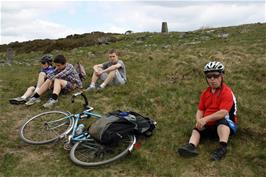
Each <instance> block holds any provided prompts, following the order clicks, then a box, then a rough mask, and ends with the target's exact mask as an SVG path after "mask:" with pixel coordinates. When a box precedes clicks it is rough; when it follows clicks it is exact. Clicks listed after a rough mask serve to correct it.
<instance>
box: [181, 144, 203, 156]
mask: <svg viewBox="0 0 266 177" xmlns="http://www.w3.org/2000/svg"><path fill="white" fill-rule="evenodd" d="M177 151H178V153H179V155H180V156H182V157H194V156H197V155H198V154H199V153H198V151H197V149H196V148H195V147H194V146H193V145H191V144H186V145H184V146H182V147H181V148H178V150H177Z"/></svg>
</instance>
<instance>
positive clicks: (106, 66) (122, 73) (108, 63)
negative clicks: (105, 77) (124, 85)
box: [102, 60, 127, 81]
mask: <svg viewBox="0 0 266 177" xmlns="http://www.w3.org/2000/svg"><path fill="white" fill-rule="evenodd" d="M117 63H119V64H120V65H121V67H120V68H118V72H119V73H120V75H121V76H122V78H123V79H125V81H126V80H127V74H126V67H125V64H124V62H123V61H122V60H118V61H117ZM117 63H115V64H117ZM115 64H113V63H112V62H110V61H107V62H104V63H102V65H103V69H106V68H109V67H110V66H112V65H115Z"/></svg>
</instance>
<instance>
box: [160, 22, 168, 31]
mask: <svg viewBox="0 0 266 177" xmlns="http://www.w3.org/2000/svg"><path fill="white" fill-rule="evenodd" d="M161 33H168V27H167V22H163V23H162V31H161Z"/></svg>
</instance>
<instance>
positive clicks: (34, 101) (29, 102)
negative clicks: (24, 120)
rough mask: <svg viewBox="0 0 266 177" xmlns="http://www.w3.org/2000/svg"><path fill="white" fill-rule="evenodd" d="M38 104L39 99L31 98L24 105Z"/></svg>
mask: <svg viewBox="0 0 266 177" xmlns="http://www.w3.org/2000/svg"><path fill="white" fill-rule="evenodd" d="M39 102H41V99H40V98H35V97H31V98H30V99H29V101H27V102H26V103H25V105H27V106H31V105H33V104H35V103H39Z"/></svg>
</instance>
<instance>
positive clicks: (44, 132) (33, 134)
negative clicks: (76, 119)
mask: <svg viewBox="0 0 266 177" xmlns="http://www.w3.org/2000/svg"><path fill="white" fill-rule="evenodd" d="M72 124H73V118H72V117H69V116H68V114H67V113H65V112H62V111H48V112H43V113H40V114H38V115H35V116H33V117H31V118H30V119H29V120H27V121H26V122H25V123H24V124H23V125H22V126H21V128H20V130H19V136H20V138H21V139H22V140H23V141H25V142H27V143H29V144H47V143H51V142H53V141H55V140H57V139H58V138H59V137H61V136H63V135H64V134H67V133H68V132H70V130H71V129H72Z"/></svg>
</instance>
